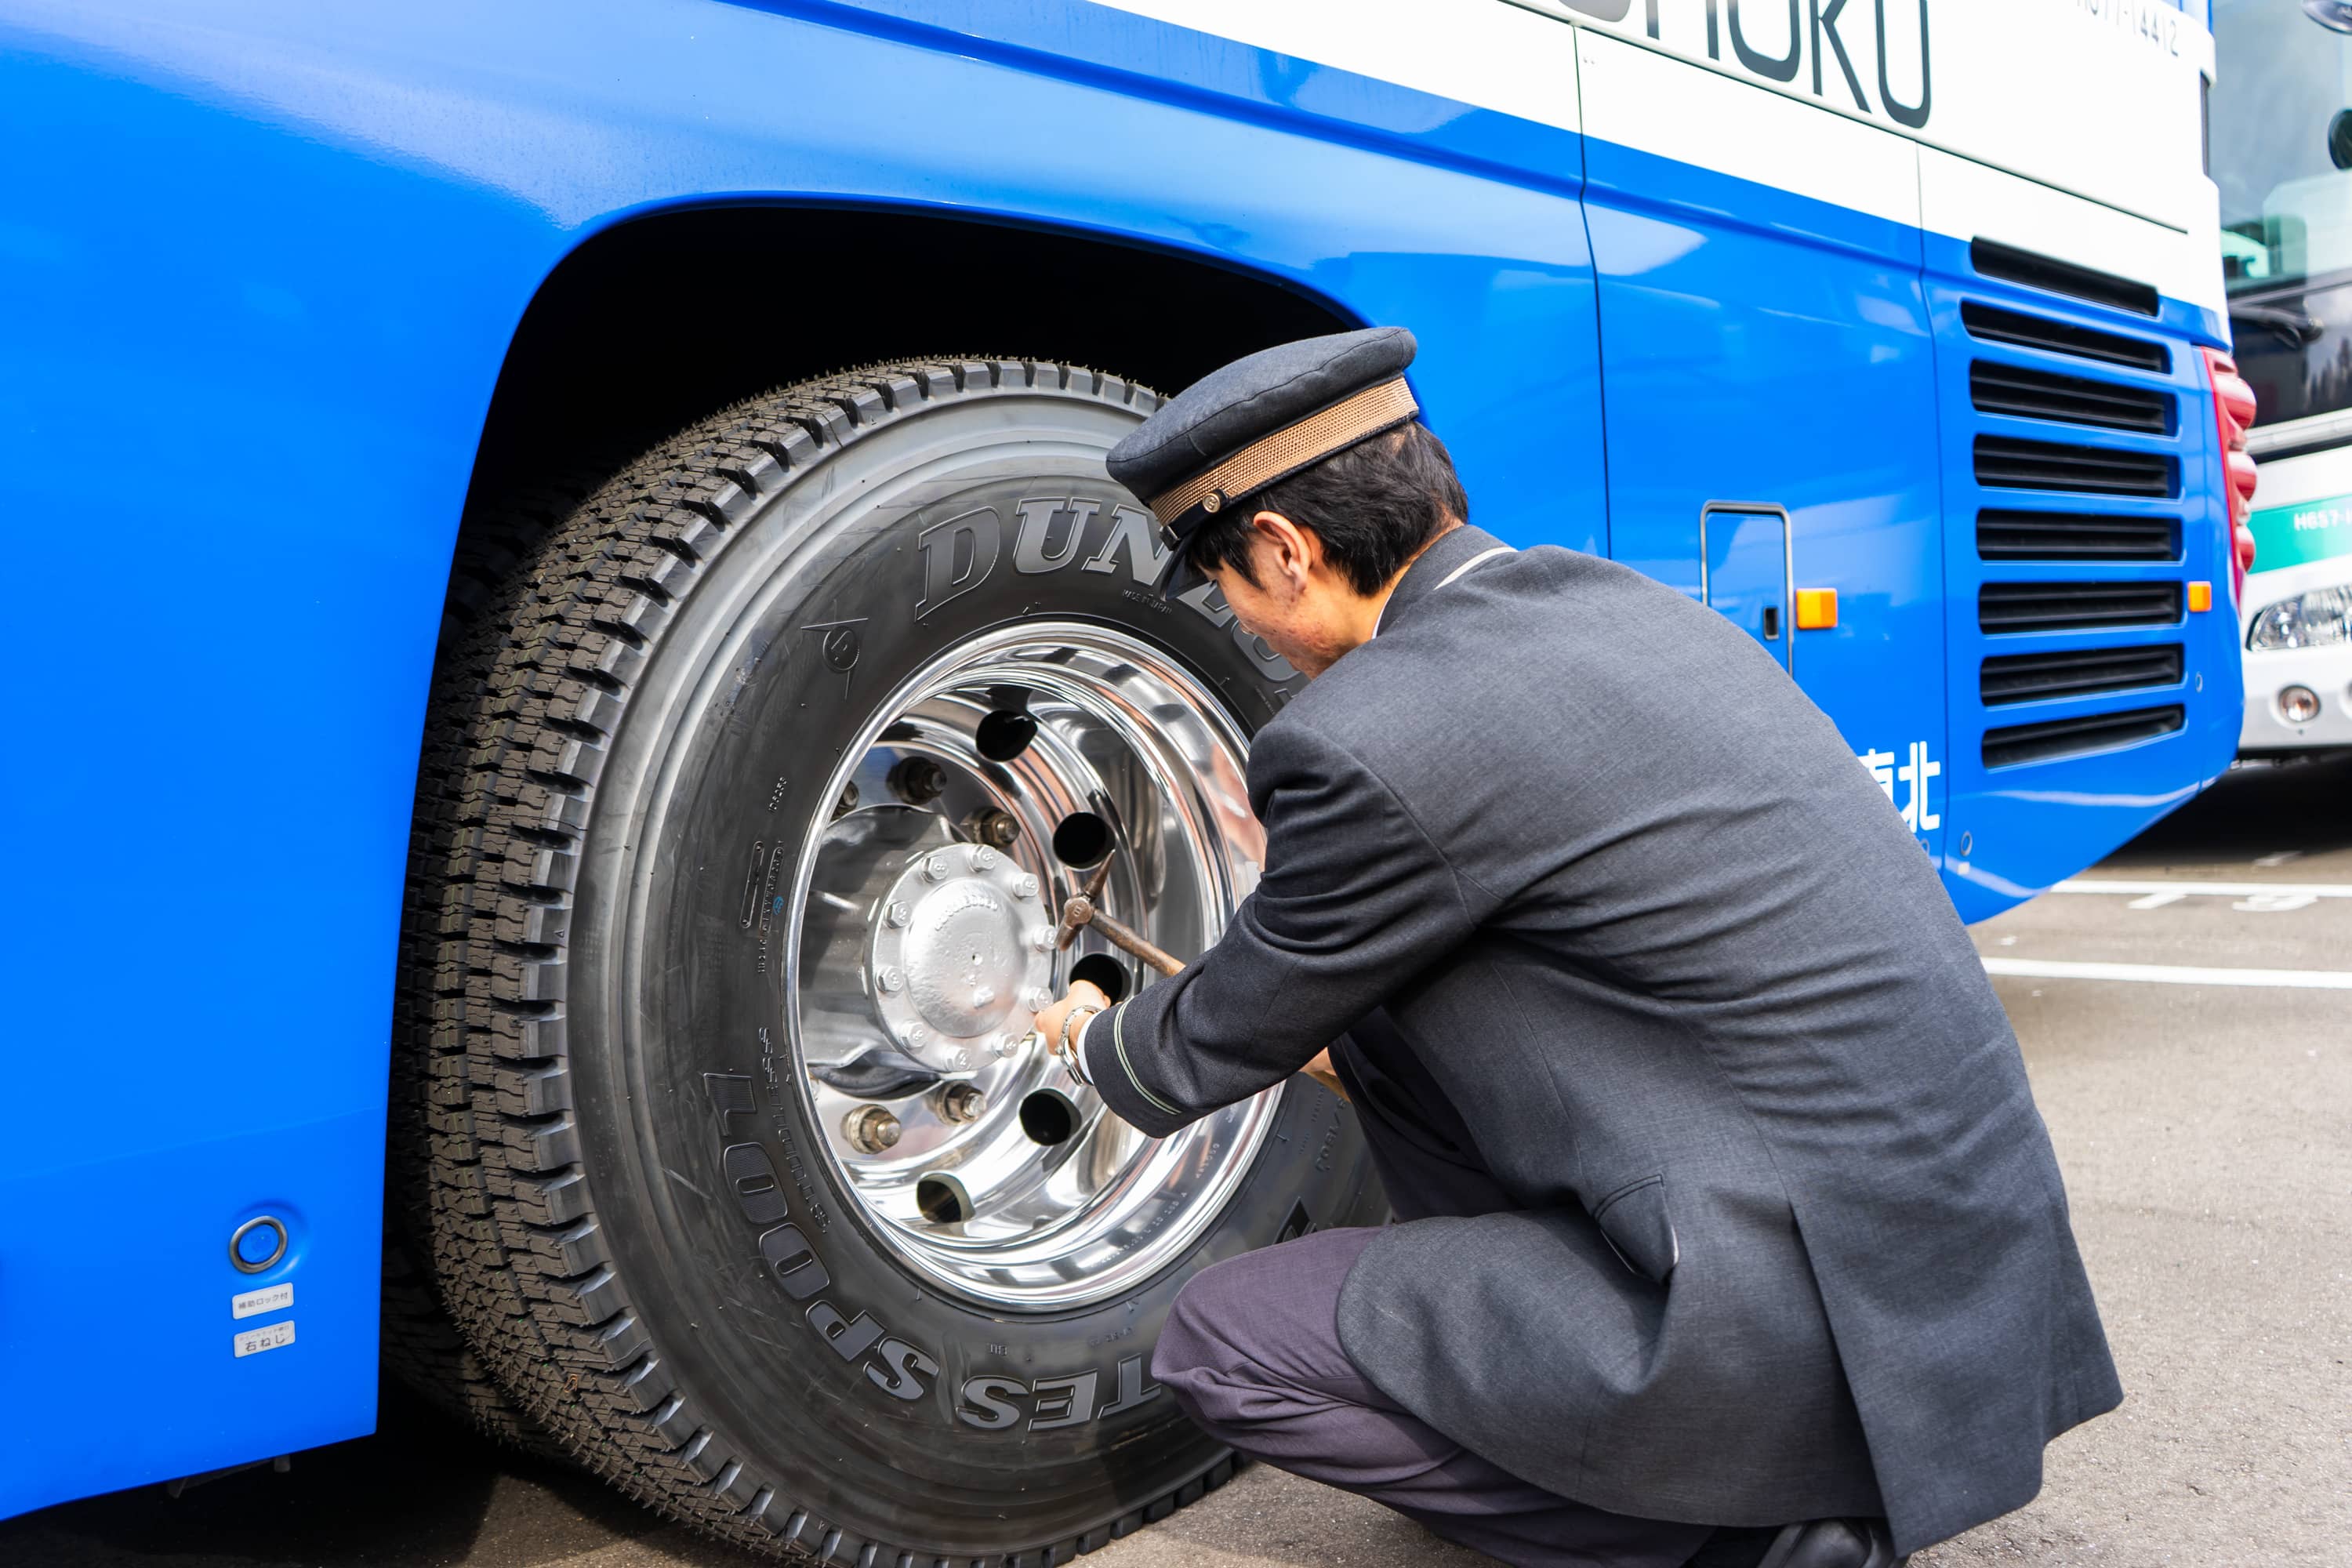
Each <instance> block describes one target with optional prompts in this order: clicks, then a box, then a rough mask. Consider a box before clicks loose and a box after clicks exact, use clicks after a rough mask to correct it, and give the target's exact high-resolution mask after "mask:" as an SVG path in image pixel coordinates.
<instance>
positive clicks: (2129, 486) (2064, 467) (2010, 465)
mask: <svg viewBox="0 0 2352 1568" xmlns="http://www.w3.org/2000/svg"><path fill="white" fill-rule="evenodd" d="M1976 467H1977V483H1979V484H1980V485H1983V486H1985V487H1986V488H1988V489H2009V490H2073V491H2075V492H2077V493H2079V494H2083V495H2100V496H2153V497H2165V496H2169V495H2171V494H2172V493H2173V490H2174V489H2175V485H2174V479H2173V475H2174V469H2173V460H2172V459H2171V458H2168V457H2165V456H2162V455H2161V454H2159V453H2156V452H2126V451H2116V450H2114V449H2111V448H2108V447H2063V446H2060V445H2058V444H2057V443H2056V442H2053V441H2020V440H2016V439H2013V438H2011V437H2007V436H1979V437H1977V445H1976Z"/></svg>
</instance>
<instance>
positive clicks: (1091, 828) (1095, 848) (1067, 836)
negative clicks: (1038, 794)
mask: <svg viewBox="0 0 2352 1568" xmlns="http://www.w3.org/2000/svg"><path fill="white" fill-rule="evenodd" d="M1109 853H1110V824H1109V823H1108V822H1105V821H1104V820H1103V819H1102V818H1101V817H1099V816H1096V815H1095V814H1094V813H1093V812H1091V811H1074V812H1072V813H1070V815H1069V816H1066V817H1064V818H1062V821H1061V824H1060V826H1057V827H1055V829H1054V858H1055V859H1057V860H1059V861H1060V862H1061V863H1062V864H1063V865H1065V866H1078V867H1087V866H1093V865H1097V864H1099V863H1100V861H1101V860H1102V858H1103V857H1104V856H1106V855H1108V854H1109Z"/></svg>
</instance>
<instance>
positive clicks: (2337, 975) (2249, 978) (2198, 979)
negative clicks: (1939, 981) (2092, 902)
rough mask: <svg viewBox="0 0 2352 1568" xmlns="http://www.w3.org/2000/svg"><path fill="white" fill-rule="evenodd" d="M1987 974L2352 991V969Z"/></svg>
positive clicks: (2013, 967)
mask: <svg viewBox="0 0 2352 1568" xmlns="http://www.w3.org/2000/svg"><path fill="white" fill-rule="evenodd" d="M1984 966H1985V973H1987V974H2005V975H2012V976H2015V977H2016V978H2018V979H2021V980H2132V981H2138V982H2141V983H2142V984H2156V985H2259V986H2265V987H2278V988H2283V989H2290V990H2301V991H2352V970H2342V969H2197V968H2191V967H2189V966H2187V965H2183V964H2173V963H2063V962H2061V961H2059V960H2056V959H2043V958H1987V959H1985V961H1984Z"/></svg>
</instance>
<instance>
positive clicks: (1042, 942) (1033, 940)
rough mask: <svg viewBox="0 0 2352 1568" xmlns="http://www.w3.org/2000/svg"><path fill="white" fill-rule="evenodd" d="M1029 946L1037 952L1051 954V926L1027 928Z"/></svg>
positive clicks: (1052, 929)
mask: <svg viewBox="0 0 2352 1568" xmlns="http://www.w3.org/2000/svg"><path fill="white" fill-rule="evenodd" d="M1029 945H1030V946H1031V947H1034V948H1035V949H1036V950H1037V951H1038V952H1053V951H1054V928H1053V927H1052V926H1031V927H1030V928H1029Z"/></svg>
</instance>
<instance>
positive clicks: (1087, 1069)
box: [1070, 1013, 1102, 1089]
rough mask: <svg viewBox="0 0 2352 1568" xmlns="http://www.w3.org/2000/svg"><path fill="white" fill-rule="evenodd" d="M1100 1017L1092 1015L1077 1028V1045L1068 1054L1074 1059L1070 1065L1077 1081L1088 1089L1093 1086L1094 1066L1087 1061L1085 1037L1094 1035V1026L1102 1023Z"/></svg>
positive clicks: (1100, 1015)
mask: <svg viewBox="0 0 2352 1568" xmlns="http://www.w3.org/2000/svg"><path fill="white" fill-rule="evenodd" d="M1100 1022H1102V1014H1100V1013H1096V1014H1093V1015H1091V1016H1088V1017H1087V1021H1086V1022H1085V1023H1083V1024H1081V1025H1079V1026H1078V1039H1077V1044H1076V1047H1073V1048H1072V1049H1071V1052H1070V1055H1071V1056H1072V1057H1074V1058H1076V1061H1075V1062H1073V1063H1072V1070H1073V1071H1074V1072H1076V1074H1077V1078H1078V1081H1079V1082H1080V1083H1083V1084H1085V1085H1086V1086H1087V1088H1088V1089H1092V1088H1093V1087H1094V1086H1095V1064H1094V1063H1092V1062H1090V1061H1088V1060H1087V1037H1088V1036H1089V1035H1092V1034H1093V1033H1094V1029H1095V1026H1096V1025H1097V1024H1098V1023H1100Z"/></svg>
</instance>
